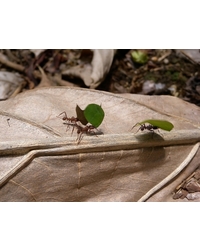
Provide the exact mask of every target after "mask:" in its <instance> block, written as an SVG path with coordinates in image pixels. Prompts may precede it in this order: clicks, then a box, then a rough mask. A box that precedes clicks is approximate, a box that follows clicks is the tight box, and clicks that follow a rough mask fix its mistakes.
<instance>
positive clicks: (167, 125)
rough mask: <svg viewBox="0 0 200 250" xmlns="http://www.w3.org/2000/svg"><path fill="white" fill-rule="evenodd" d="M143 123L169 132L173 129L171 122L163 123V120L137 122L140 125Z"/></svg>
mask: <svg viewBox="0 0 200 250" xmlns="http://www.w3.org/2000/svg"><path fill="white" fill-rule="evenodd" d="M145 123H149V124H151V125H153V126H156V127H158V128H160V129H163V130H166V131H171V130H172V129H173V127H174V125H173V124H172V123H171V122H168V121H165V120H145V121H142V122H139V123H138V124H140V125H142V124H145Z"/></svg>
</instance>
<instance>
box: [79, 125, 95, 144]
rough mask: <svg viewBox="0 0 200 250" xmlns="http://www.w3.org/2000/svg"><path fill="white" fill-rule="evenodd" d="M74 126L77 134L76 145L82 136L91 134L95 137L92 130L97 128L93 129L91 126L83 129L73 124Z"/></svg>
mask: <svg viewBox="0 0 200 250" xmlns="http://www.w3.org/2000/svg"><path fill="white" fill-rule="evenodd" d="M74 126H75V127H76V128H77V134H78V136H77V139H76V140H77V141H78V143H77V144H79V143H80V142H81V139H82V138H83V134H91V132H93V134H95V135H96V133H95V132H94V131H93V129H97V128H95V127H94V126H92V125H86V126H85V127H81V126H80V125H77V124H75V125H74ZM96 136H97V135H96Z"/></svg>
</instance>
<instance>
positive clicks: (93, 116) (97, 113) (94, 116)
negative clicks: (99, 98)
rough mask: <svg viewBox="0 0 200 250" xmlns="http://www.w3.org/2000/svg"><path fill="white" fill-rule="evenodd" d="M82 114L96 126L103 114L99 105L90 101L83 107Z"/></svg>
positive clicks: (101, 119)
mask: <svg viewBox="0 0 200 250" xmlns="http://www.w3.org/2000/svg"><path fill="white" fill-rule="evenodd" d="M84 115H85V118H86V119H87V121H88V122H89V123H90V124H92V126H94V127H95V128H97V127H98V126H99V125H100V124H101V123H102V121H103V118H104V115H105V114H104V111H103V109H102V107H101V106H99V105H97V104H94V103H91V104H89V105H88V106H87V107H86V108H85V110H84Z"/></svg>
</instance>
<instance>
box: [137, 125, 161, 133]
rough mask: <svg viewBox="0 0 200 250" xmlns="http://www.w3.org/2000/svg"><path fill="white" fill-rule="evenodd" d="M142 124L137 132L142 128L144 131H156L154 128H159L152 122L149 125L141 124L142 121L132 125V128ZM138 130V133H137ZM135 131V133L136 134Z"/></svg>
mask: <svg viewBox="0 0 200 250" xmlns="http://www.w3.org/2000/svg"><path fill="white" fill-rule="evenodd" d="M138 124H139V125H140V127H139V129H138V130H137V132H138V131H139V130H141V131H144V130H145V129H146V130H149V131H151V132H154V130H156V129H158V127H157V126H153V125H151V124H149V125H146V124H140V123H136V124H135V125H134V126H133V127H132V129H133V128H134V127H135V126H136V125H138ZM137 132H136V133H137ZM136 133H135V134H136Z"/></svg>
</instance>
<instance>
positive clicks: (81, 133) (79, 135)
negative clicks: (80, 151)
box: [76, 132, 83, 145]
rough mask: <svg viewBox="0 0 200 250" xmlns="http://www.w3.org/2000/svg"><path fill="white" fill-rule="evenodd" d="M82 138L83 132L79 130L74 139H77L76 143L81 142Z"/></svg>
mask: <svg viewBox="0 0 200 250" xmlns="http://www.w3.org/2000/svg"><path fill="white" fill-rule="evenodd" d="M82 138H83V132H80V134H78V136H77V138H76V141H77V140H78V142H77V145H78V144H79V143H80V142H81V140H82Z"/></svg>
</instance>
